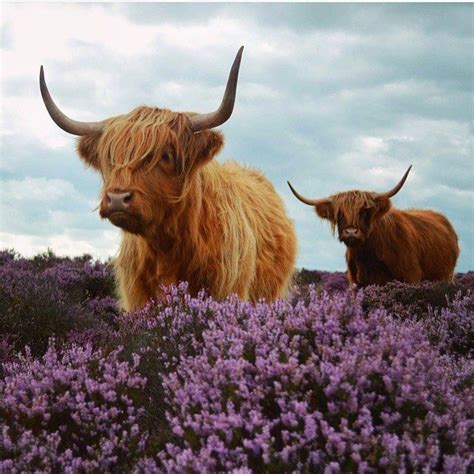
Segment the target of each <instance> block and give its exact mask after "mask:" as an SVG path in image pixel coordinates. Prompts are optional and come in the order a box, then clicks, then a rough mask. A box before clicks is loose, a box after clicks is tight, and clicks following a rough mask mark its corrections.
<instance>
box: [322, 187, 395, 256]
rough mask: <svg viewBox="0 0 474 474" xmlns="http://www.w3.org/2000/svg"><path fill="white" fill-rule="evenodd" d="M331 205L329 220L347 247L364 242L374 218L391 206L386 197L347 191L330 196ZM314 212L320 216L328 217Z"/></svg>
mask: <svg viewBox="0 0 474 474" xmlns="http://www.w3.org/2000/svg"><path fill="white" fill-rule="evenodd" d="M328 201H329V202H330V204H328V206H330V207H331V215H330V221H331V225H332V227H333V229H334V230H335V229H337V232H338V237H339V240H340V241H341V242H344V244H346V246H347V247H358V246H361V245H363V244H364V243H365V241H366V240H367V238H368V237H369V235H370V233H371V232H372V229H373V225H374V222H375V220H376V219H379V218H380V217H382V216H383V215H384V214H385V213H386V212H387V211H388V210H389V209H390V207H391V204H390V200H389V199H387V198H376V197H375V196H374V194H373V193H368V192H363V191H349V192H345V193H339V194H336V195H335V196H332V198H331V199H330V200H328ZM318 207H319V210H318ZM320 209H321V207H320V206H316V212H317V213H318V215H320V217H325V218H329V216H327V214H322V213H320Z"/></svg>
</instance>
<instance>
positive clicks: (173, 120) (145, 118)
mask: <svg viewBox="0 0 474 474" xmlns="http://www.w3.org/2000/svg"><path fill="white" fill-rule="evenodd" d="M186 121H187V118H186V117H185V114H180V113H177V112H173V111H171V110H167V109H159V108H156V107H155V108H153V107H144V106H142V107H137V108H136V109H134V110H132V111H131V112H129V113H128V114H124V115H119V116H117V117H113V118H111V119H109V120H108V121H107V126H106V127H105V130H104V132H103V133H102V136H101V138H100V141H99V149H98V152H99V159H100V160H101V163H102V164H103V165H111V166H112V167H114V168H115V167H117V166H118V167H130V168H133V167H136V166H139V165H140V162H142V161H143V160H144V159H145V158H147V159H148V158H149V157H150V154H153V152H156V151H157V150H160V149H162V148H165V147H166V146H169V145H170V144H172V142H173V140H174V141H176V133H175V131H173V130H172V129H171V126H173V129H175V130H178V129H180V128H181V127H184V123H185V122H186ZM164 125H169V127H167V126H164ZM176 126H177V127H176ZM157 159H159V157H157Z"/></svg>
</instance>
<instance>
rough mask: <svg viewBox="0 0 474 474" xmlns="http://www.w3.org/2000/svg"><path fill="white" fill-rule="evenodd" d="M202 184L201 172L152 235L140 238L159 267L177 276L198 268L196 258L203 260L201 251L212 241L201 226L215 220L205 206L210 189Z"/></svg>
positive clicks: (214, 211) (208, 208)
mask: <svg viewBox="0 0 474 474" xmlns="http://www.w3.org/2000/svg"><path fill="white" fill-rule="evenodd" d="M205 182H206V177H205V175H204V176H203V173H202V172H201V173H200V174H199V175H198V176H196V177H195V179H193V182H192V183H191V185H190V187H189V191H188V193H187V195H186V198H185V199H184V200H183V202H182V203H180V204H177V205H175V206H174V207H173V208H172V209H169V210H168V211H167V212H166V213H165V216H164V219H163V221H162V223H161V224H160V225H158V226H157V227H155V228H154V229H153V233H152V234H151V235H149V236H146V237H143V239H144V240H145V241H146V244H147V245H148V247H149V249H150V250H151V251H152V252H153V254H154V256H155V257H156V258H157V260H158V261H159V262H160V264H161V266H162V267H167V266H169V267H172V268H173V269H174V270H175V271H178V273H179V274H181V275H178V277H183V276H184V275H186V274H189V270H190V267H193V266H195V267H196V266H199V262H198V261H197V259H199V258H201V259H202V258H206V253H207V252H206V250H205V249H206V248H207V247H208V245H212V244H211V243H210V242H208V241H209V240H210V239H211V240H212V239H213V238H215V236H213V235H210V234H212V232H208V231H210V230H211V229H207V228H205V227H204V224H207V223H209V222H212V221H213V220H215V217H216V216H215V214H216V209H212V206H210V205H209V203H210V201H211V200H212V199H209V198H210V196H209V194H211V193H212V190H211V189H205V190H204V189H203V188H204V187H205ZM204 197H206V199H204ZM210 214H211V215H210ZM208 234H209V235H208ZM178 266H180V267H182V268H178Z"/></svg>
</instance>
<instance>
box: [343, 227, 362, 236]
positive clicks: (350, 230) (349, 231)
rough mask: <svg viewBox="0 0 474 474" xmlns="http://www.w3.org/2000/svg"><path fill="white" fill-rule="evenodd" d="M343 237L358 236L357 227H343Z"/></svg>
mask: <svg viewBox="0 0 474 474" xmlns="http://www.w3.org/2000/svg"><path fill="white" fill-rule="evenodd" d="M344 234H345V237H358V236H359V229H357V228H356V227H346V228H345V229H344Z"/></svg>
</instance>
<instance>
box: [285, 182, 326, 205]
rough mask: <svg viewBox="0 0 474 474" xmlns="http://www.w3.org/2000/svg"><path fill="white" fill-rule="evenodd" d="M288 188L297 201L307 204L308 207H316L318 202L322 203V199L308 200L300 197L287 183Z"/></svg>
mask: <svg viewBox="0 0 474 474" xmlns="http://www.w3.org/2000/svg"><path fill="white" fill-rule="evenodd" d="M287 184H288V186H289V187H290V189H291V192H292V193H293V194H294V195H295V196H296V198H297V199H299V200H300V201H301V202H304V203H305V204H308V206H316V204H318V203H319V202H321V201H323V199H308V198H305V197H304V196H302V195H301V194H300V193H299V192H298V191H296V189H295V188H293V186H292V185H291V183H290V182H289V181H287Z"/></svg>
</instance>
